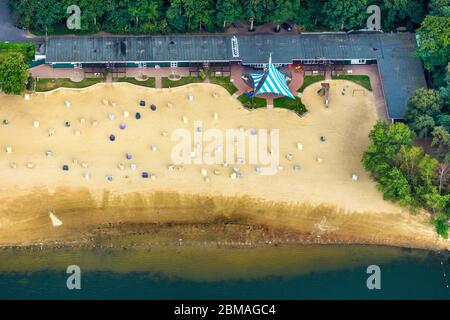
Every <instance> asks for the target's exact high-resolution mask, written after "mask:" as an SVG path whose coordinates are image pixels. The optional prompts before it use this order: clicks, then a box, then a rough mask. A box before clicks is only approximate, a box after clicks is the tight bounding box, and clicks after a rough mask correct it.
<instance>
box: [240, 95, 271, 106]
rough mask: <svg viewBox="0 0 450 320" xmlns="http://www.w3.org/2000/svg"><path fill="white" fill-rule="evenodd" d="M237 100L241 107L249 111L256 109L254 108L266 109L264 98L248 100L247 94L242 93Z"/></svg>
mask: <svg viewBox="0 0 450 320" xmlns="http://www.w3.org/2000/svg"><path fill="white" fill-rule="evenodd" d="M238 100H239V101H240V102H241V103H242V105H243V106H244V107H246V108H249V109H256V108H266V107H267V101H266V99H264V98H258V97H253V98H249V97H247V94H245V93H243V94H241V95H240V96H239V97H238Z"/></svg>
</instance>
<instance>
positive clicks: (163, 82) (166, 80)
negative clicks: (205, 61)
mask: <svg viewBox="0 0 450 320" xmlns="http://www.w3.org/2000/svg"><path fill="white" fill-rule="evenodd" d="M199 82H203V79H202V78H200V77H182V78H181V79H180V80H178V81H172V80H169V78H167V77H163V78H162V79H161V85H162V87H163V88H173V87H180V86H184V85H185V84H189V83H199Z"/></svg>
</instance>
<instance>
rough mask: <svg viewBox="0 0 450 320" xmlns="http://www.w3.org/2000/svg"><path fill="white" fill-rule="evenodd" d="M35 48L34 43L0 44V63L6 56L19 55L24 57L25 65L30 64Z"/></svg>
mask: <svg viewBox="0 0 450 320" xmlns="http://www.w3.org/2000/svg"><path fill="white" fill-rule="evenodd" d="M35 50H36V46H35V44H34V43H17V42H0V62H2V61H3V60H4V59H5V57H6V56H7V55H8V54H11V53H15V52H16V53H21V54H22V55H23V56H24V59H25V60H24V61H25V63H30V62H31V61H32V60H33V59H34V54H35Z"/></svg>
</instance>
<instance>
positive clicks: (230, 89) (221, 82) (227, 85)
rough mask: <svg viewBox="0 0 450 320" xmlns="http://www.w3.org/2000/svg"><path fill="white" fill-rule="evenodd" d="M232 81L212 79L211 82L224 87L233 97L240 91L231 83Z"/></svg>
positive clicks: (220, 78) (221, 78)
mask: <svg viewBox="0 0 450 320" xmlns="http://www.w3.org/2000/svg"><path fill="white" fill-rule="evenodd" d="M230 79H231V77H217V78H210V79H209V82H210V83H214V84H218V85H219V86H222V87H224V88H225V89H227V91H228V92H229V93H230V94H231V95H232V94H234V93H236V92H237V91H238V89H237V88H236V87H235V86H234V84H233V82H231V81H230Z"/></svg>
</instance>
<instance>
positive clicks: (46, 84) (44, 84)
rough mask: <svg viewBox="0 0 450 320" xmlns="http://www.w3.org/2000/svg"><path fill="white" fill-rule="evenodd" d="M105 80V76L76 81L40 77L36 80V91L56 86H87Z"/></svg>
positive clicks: (51, 88) (47, 89)
mask: <svg viewBox="0 0 450 320" xmlns="http://www.w3.org/2000/svg"><path fill="white" fill-rule="evenodd" d="M99 82H103V78H86V79H83V80H82V81H80V82H74V81H71V80H70V79H66V78H64V79H39V80H37V81H36V91H37V92H44V91H50V90H53V89H56V88H61V87H63V88H86V87H90V86H92V85H94V84H96V83H99Z"/></svg>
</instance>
